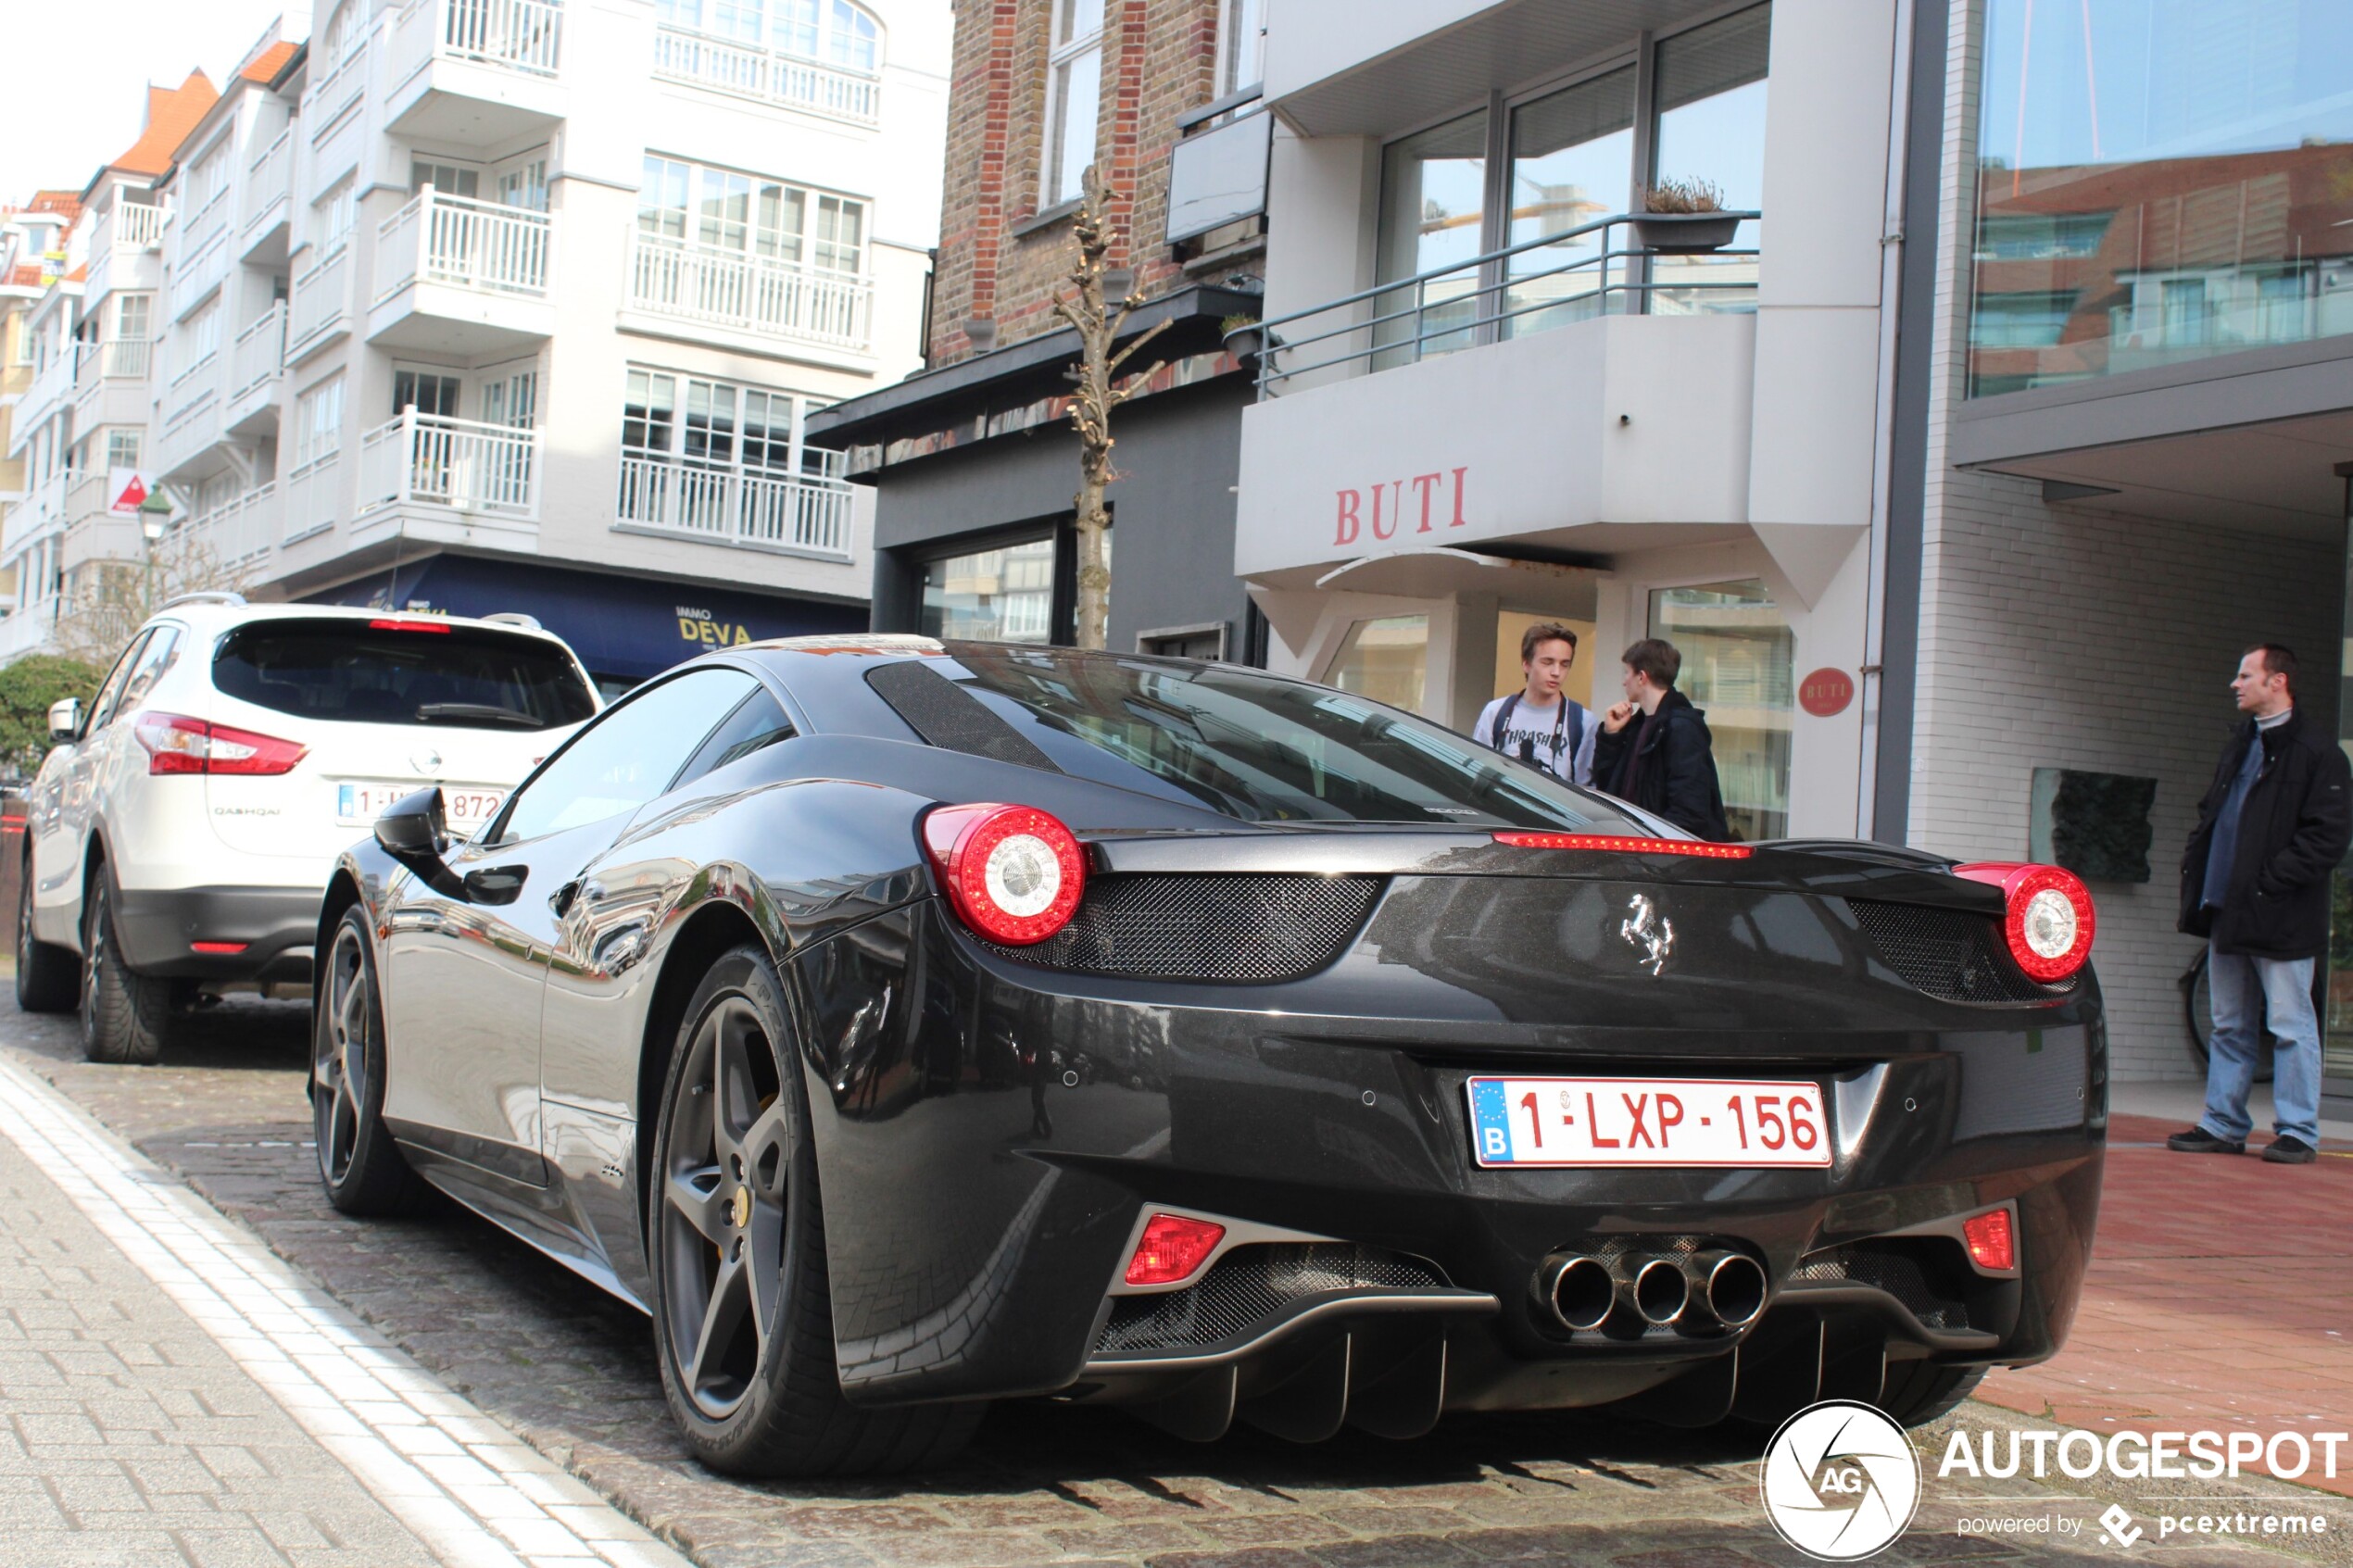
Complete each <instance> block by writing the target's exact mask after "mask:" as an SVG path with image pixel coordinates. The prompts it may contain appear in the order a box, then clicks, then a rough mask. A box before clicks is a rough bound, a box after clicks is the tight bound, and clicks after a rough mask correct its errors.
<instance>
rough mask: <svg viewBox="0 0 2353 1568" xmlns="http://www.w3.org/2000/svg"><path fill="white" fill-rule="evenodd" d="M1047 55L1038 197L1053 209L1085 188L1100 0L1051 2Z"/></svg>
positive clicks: (1098, 79)
mask: <svg viewBox="0 0 2353 1568" xmlns="http://www.w3.org/2000/svg"><path fill="white" fill-rule="evenodd" d="M1053 6H1054V10H1053V29H1054V31H1053V35H1052V46H1051V53H1050V54H1049V55H1048V56H1047V86H1046V157H1045V158H1044V159H1043V160H1042V173H1043V175H1044V182H1043V184H1042V185H1041V187H1040V188H1039V191H1038V202H1039V204H1040V205H1041V206H1045V207H1058V206H1060V205H1061V204H1062V203H1063V202H1067V201H1076V200H1077V199H1078V197H1079V195H1080V194H1082V193H1083V192H1084V190H1085V176H1086V173H1087V166H1088V164H1090V163H1093V162H1094V161H1095V122H1096V120H1097V119H1098V118H1099V116H1100V113H1101V107H1102V90H1103V0H1053Z"/></svg>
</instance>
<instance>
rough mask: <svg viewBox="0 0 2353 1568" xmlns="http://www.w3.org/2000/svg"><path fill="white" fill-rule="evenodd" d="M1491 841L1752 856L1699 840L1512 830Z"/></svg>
mask: <svg viewBox="0 0 2353 1568" xmlns="http://www.w3.org/2000/svg"><path fill="white" fill-rule="evenodd" d="M1495 842H1496V843H1498V844H1508V845H1510V846H1512V847H1514V848H1516V849H1597V850H1601V851H1603V852H1604V853H1606V854H1612V855H1692V856H1695V857H1697V858H1698V859H1703V860H1745V859H1748V858H1749V857H1750V856H1751V855H1754V854H1755V853H1756V851H1755V850H1754V849H1752V848H1750V847H1748V846H1747V845H1745V844H1710V843H1708V842H1707V841H1706V840H1705V839H1699V838H1629V837H1625V836H1622V835H1620V834H1608V833H1529V832H1522V831H1520V830H1517V829H1514V830H1513V831H1511V832H1509V833H1499V834H1495Z"/></svg>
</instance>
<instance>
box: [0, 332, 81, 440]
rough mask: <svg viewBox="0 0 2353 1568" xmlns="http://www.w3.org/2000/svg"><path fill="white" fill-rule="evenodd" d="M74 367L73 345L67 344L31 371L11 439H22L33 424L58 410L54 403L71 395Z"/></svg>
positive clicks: (58, 402)
mask: <svg viewBox="0 0 2353 1568" xmlns="http://www.w3.org/2000/svg"><path fill="white" fill-rule="evenodd" d="M74 368H75V367H74V352H73V345H72V344H70V343H68V344H64V345H60V346H59V347H58V349H57V354H56V355H55V356H54V357H52V358H51V359H50V360H49V362H48V363H47V364H45V365H44V366H42V367H41V369H39V370H35V371H34V372H33V373H32V382H31V384H30V385H29V386H27V387H26V388H25V389H24V397H23V399H22V401H20V402H19V403H18V405H17V415H16V420H15V421H14V422H13V424H12V426H11V433H10V436H9V439H10V440H11V441H15V442H21V441H23V440H24V439H25V438H26V437H27V435H28V434H29V433H31V430H32V428H33V427H34V426H35V425H38V424H39V423H40V422H41V421H42V420H44V419H46V418H48V417H49V416H50V415H51V414H53V413H55V412H57V406H58V405H59V404H61V403H63V402H64V401H65V400H66V399H67V398H68V397H69V396H71V395H72V394H73V381H74Z"/></svg>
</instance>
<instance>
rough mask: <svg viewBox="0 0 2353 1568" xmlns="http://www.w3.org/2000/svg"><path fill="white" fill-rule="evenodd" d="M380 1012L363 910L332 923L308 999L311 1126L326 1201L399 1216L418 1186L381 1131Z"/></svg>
mask: <svg viewBox="0 0 2353 1568" xmlns="http://www.w3.org/2000/svg"><path fill="white" fill-rule="evenodd" d="M384 1062H385V1052H384V1010H383V1009H382V1008H381V1007H379V1006H378V1005H377V1001H376V968H375V960H374V957H373V956H372V955H371V952H370V951H369V947H368V916H367V911H365V910H364V909H360V908H359V907H358V906H357V905H355V906H353V907H352V908H351V909H346V910H345V911H344V916H343V919H342V920H341V921H340V922H337V923H336V926H335V938H334V942H333V945H332V946H331V947H329V948H328V949H327V961H326V963H325V964H324V965H322V966H321V969H320V971H319V978H318V984H317V986H316V988H315V989H314V991H313V992H312V996H311V1003H310V1084H309V1090H310V1126H311V1137H312V1140H313V1141H314V1142H315V1143H316V1144H317V1146H318V1150H319V1178H320V1181H321V1183H322V1184H323V1185H325V1187H326V1189H327V1201H328V1202H330V1203H332V1204H333V1205H334V1206H335V1207H336V1208H337V1209H339V1210H342V1211H343V1212H344V1213H346V1214H363V1215H374V1214H402V1213H408V1212H410V1211H411V1210H414V1209H416V1208H417V1207H418V1206H419V1204H420V1203H421V1202H422V1200H423V1198H424V1195H425V1194H424V1184H423V1182H422V1180H421V1179H420V1178H419V1177H418V1176H417V1174H416V1173H415V1172H414V1171H412V1170H410V1169H409V1162H408V1160H404V1159H403V1158H401V1154H400V1150H399V1148H397V1147H396V1145H395V1144H394V1143H393V1141H392V1135H391V1134H390V1133H388V1132H386V1131H385V1130H384Z"/></svg>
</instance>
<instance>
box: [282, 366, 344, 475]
mask: <svg viewBox="0 0 2353 1568" xmlns="http://www.w3.org/2000/svg"><path fill="white" fill-rule="evenodd" d="M343 386H344V381H343V372H342V371H341V370H337V371H336V372H335V373H334V374H333V375H332V376H329V377H327V378H326V379H325V380H324V381H321V382H319V383H315V384H313V385H311V386H308V387H306V388H304V389H303V392H302V395H301V396H299V397H298V398H296V400H295V454H294V455H295V467H294V471H295V472H296V473H301V472H303V471H305V470H308V469H310V468H313V467H315V466H316V465H318V464H320V463H322V462H324V461H326V460H327V459H328V458H333V457H334V456H336V455H337V454H339V453H340V452H342V450H343Z"/></svg>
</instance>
